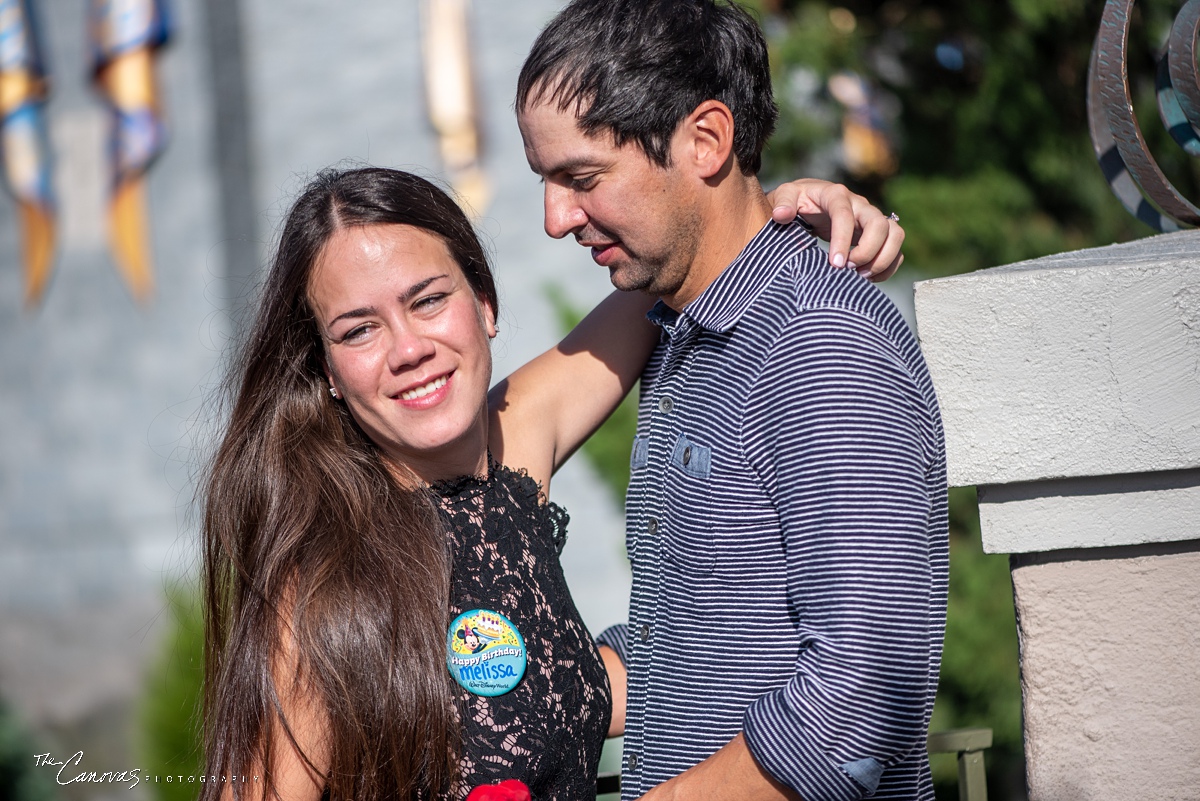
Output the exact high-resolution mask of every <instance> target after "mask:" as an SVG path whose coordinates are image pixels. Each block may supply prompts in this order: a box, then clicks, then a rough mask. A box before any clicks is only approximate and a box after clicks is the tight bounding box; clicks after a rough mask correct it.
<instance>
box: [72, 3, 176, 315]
mask: <svg viewBox="0 0 1200 801" xmlns="http://www.w3.org/2000/svg"><path fill="white" fill-rule="evenodd" d="M89 22H90V25H89V28H90V36H91V42H92V63H93V70H94V71H93V80H94V81H95V84H96V88H97V90H98V91H99V92H100V94H101V95H102V96H103V97H104V99H105V101H106V103H107V104H108V107H109V113H110V115H111V128H110V133H109V164H110V169H111V187H110V192H111V194H110V201H109V202H110V205H109V227H110V236H111V238H112V250H113V257H114V259H115V260H116V262H117V267H118V269H119V270H120V272H121V275H122V277H123V278H124V279H125V283H126V285H127V286H128V287H129V290H130V292H132V293H133V296H134V297H135V298H137V299H138V300H139V301H145V300H147V299H148V298H149V297H150V292H151V290H152V289H153V285H154V279H153V268H152V262H151V258H150V234H149V231H150V225H149V220H148V211H147V206H146V188H145V173H146V170H147V169H149V167H150V165H151V164H152V163H153V162H154V159H155V158H156V157H157V156H158V154H159V153H161V152H162V150H163V147H164V146H165V144H166V128H165V126H164V124H163V118H162V109H161V104H160V102H159V97H158V87H157V85H156V81H155V77H154V58H155V54H156V51H157V50H158V48H160V47H161V46H162V45H164V44H166V42H167V39H168V38H169V35H170V25H169V19H168V16H167V8H166V3H165V0H92V5H91V18H90V20H89Z"/></svg>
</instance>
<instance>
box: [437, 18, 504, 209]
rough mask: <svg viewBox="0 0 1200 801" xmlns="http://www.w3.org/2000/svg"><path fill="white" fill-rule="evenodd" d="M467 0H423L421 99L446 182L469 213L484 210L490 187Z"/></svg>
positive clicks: (488, 199)
mask: <svg viewBox="0 0 1200 801" xmlns="http://www.w3.org/2000/svg"><path fill="white" fill-rule="evenodd" d="M470 11H471V9H470V2H469V0H421V23H422V25H421V53H422V56H423V61H424V66H425V101H426V105H427V106H428V108H429V121H430V122H431V123H432V124H433V129H434V131H435V132H436V133H437V136H438V146H439V149H440V150H441V155H442V164H443V165H445V168H446V171H447V172H448V173H449V174H450V183H451V185H452V186H453V187H454V191H455V192H457V193H458V194H459V195H460V196H461V197H462V198H463V200H465V201H466V203H467V206H468V207H469V208H468V209H467V211H468V212H469V213H471V214H473V215H476V216H478V215H480V214H483V213H484V210H485V209H486V208H487V205H488V202H489V201H490V200H491V194H492V192H491V187H490V186H489V184H488V180H487V176H486V175H485V174H484V172H483V167H482V165H481V156H482V141H481V140H482V137H481V136H480V130H479V111H478V104H477V102H476V98H475V76H474V68H473V66H472V64H471V43H470V32H469V30H468V28H469V25H468V22H469V19H470Z"/></svg>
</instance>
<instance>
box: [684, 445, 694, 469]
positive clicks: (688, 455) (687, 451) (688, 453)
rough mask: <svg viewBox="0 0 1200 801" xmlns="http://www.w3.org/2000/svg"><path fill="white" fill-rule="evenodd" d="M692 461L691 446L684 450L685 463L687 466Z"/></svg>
mask: <svg viewBox="0 0 1200 801" xmlns="http://www.w3.org/2000/svg"><path fill="white" fill-rule="evenodd" d="M690 461H692V446H691V445H689V446H687V447H686V448H684V449H683V463H684V464H685V465H686V464H687V463H688V462H690Z"/></svg>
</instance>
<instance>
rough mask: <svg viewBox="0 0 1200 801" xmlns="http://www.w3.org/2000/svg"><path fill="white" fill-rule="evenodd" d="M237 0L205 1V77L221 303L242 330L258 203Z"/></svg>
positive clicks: (255, 255)
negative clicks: (208, 83)
mask: <svg viewBox="0 0 1200 801" xmlns="http://www.w3.org/2000/svg"><path fill="white" fill-rule="evenodd" d="M240 6H241V2H240V0H205V2H204V3H201V7H202V8H203V9H204V11H203V15H204V21H205V33H206V35H207V36H206V44H207V50H208V61H209V76H210V80H211V81H212V93H213V130H212V137H213V138H212V148H213V150H212V152H213V162H214V163H215V164H216V166H217V185H218V193H219V203H218V207H219V215H220V223H221V249H222V252H223V256H224V261H225V269H224V272H223V277H224V278H225V287H224V289H223V291H222V292H221V297H220V300H221V301H222V302H223V303H224V305H225V308H226V310H227V311H228V312H229V313H230V316H231V318H232V319H233V322H234V325H235V327H240V325H241V323H242V322H243V321H242V317H243V315H244V314H245V311H246V307H247V304H248V301H249V300H250V299H251V298H252V297H253V294H254V291H255V289H256V288H257V282H258V277H259V245H260V240H259V233H258V225H257V222H258V212H259V207H258V203H257V202H256V200H255V194H254V179H253V170H254V158H253V152H252V148H251V119H250V108H249V103H248V101H247V88H246V80H247V76H246V60H245V48H244V44H243V43H244V41H245V39H244V36H243V29H242V16H241V7H240Z"/></svg>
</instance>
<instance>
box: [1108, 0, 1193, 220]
mask: <svg viewBox="0 0 1200 801" xmlns="http://www.w3.org/2000/svg"><path fill="white" fill-rule="evenodd" d="M1133 3H1134V0H1108V2H1107V3H1106V4H1105V6H1104V15H1103V17H1102V18H1101V22H1100V32H1099V33H1098V34H1097V35H1096V46H1095V48H1094V49H1093V50H1092V60H1091V64H1090V65H1089V67H1088V97H1087V104H1088V127H1089V128H1090V129H1091V132H1092V145H1093V146H1094V147H1095V149H1096V158H1097V159H1098V160H1099V162H1100V167H1101V169H1102V170H1103V171H1104V177H1105V178H1107V179H1108V183H1109V185H1110V186H1111V187H1112V190H1113V193H1114V194H1115V195H1116V196H1117V199H1118V200H1120V201H1121V204H1122V205H1124V206H1125V208H1126V209H1128V210H1129V212H1130V213H1131V214H1133V215H1134V216H1135V217H1137V218H1138V219H1139V220H1141V221H1142V222H1144V223H1146V224H1147V225H1149V226H1150V227H1152V228H1155V229H1157V230H1159V231H1177V230H1179V229H1180V228H1181V227H1182V226H1196V225H1200V208H1197V207H1196V206H1195V205H1194V204H1193V203H1192V202H1191V201H1189V200H1188V199H1187V198H1185V197H1183V195H1181V194H1180V193H1179V191H1178V190H1177V189H1176V188H1175V187H1174V186H1173V185H1172V184H1171V182H1170V181H1169V180H1168V179H1167V177H1166V176H1165V175H1164V174H1163V172H1162V170H1161V169H1159V166H1158V164H1157V163H1156V162H1155V161H1154V157H1153V156H1152V155H1151V154H1150V150H1149V148H1148V147H1147V146H1146V140H1145V137H1143V136H1142V130H1141V127H1140V126H1139V125H1138V121H1137V117H1136V116H1134V112H1133V97H1132V94H1131V93H1130V90H1129V62H1128V56H1127V52H1128V45H1129V17H1130V12H1131V11H1132V10H1133ZM1198 33H1200V0H1188V2H1187V3H1185V4H1184V6H1183V8H1182V9H1181V10H1180V12H1179V14H1178V16H1176V18H1175V23H1174V25H1173V26H1172V28H1171V36H1170V40H1169V43H1168V45H1167V51H1166V53H1165V54H1164V55H1163V56H1162V58H1161V59H1160V61H1159V65H1158V74H1157V79H1156V84H1157V89H1158V108H1159V115H1160V116H1161V117H1162V120H1163V123H1164V124H1165V125H1166V126H1167V128H1168V129H1169V130H1170V132H1171V136H1172V137H1173V138H1174V139H1175V141H1176V142H1178V143H1179V144H1180V145H1181V146H1182V147H1183V148H1184V149H1185V150H1186V151H1187V152H1188V153H1190V154H1191V155H1200V72H1198V71H1197V65H1196V37H1197V34H1198Z"/></svg>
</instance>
